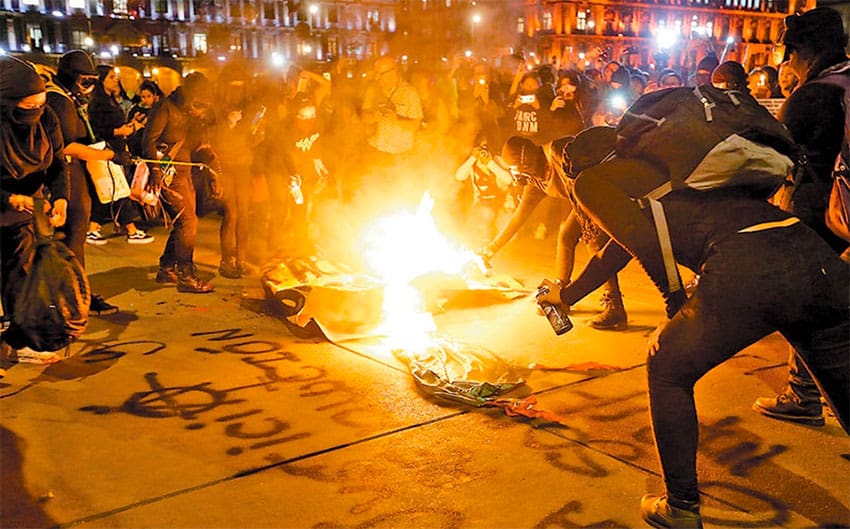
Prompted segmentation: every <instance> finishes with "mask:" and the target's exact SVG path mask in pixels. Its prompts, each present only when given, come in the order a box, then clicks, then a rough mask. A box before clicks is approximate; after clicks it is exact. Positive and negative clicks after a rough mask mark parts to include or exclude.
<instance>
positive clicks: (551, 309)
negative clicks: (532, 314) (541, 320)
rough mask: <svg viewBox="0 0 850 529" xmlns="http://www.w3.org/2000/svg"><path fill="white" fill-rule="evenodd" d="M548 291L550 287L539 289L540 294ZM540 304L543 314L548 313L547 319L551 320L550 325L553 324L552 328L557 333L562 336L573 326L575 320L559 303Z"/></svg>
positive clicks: (538, 293)
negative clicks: (571, 319)
mask: <svg viewBox="0 0 850 529" xmlns="http://www.w3.org/2000/svg"><path fill="white" fill-rule="evenodd" d="M548 293H549V287H546V286H542V287H540V288H538V289H537V295H538V296H541V295H543V294H548ZM538 304H539V305H540V308H541V309H542V310H543V314H545V315H546V319H547V320H549V325H551V326H552V330H553V331H555V334H557V335H558V336H560V335H562V334H564V333H565V332H567V331H569V330H570V329H572V328H573V322H571V321H570V318H569V317H567V314H566V313H565V312H564V311H563V310H561V308H560V307H559V306H558V305H553V304H551V303H538Z"/></svg>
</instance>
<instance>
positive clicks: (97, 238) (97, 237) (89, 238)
mask: <svg viewBox="0 0 850 529" xmlns="http://www.w3.org/2000/svg"><path fill="white" fill-rule="evenodd" d="M86 242H87V243H88V244H94V245H95V246H103V245H104V244H106V243H108V242H109V241H107V240H106V237H104V236H103V234H102V233H100V230H92V231H90V232H88V233H86Z"/></svg>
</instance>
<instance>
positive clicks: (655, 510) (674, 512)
mask: <svg viewBox="0 0 850 529" xmlns="http://www.w3.org/2000/svg"><path fill="white" fill-rule="evenodd" d="M640 514H641V516H643V520H644V521H645V522H646V523H648V524H649V525H651V526H652V527H659V528H661V529H664V528H667V527H674V528H676V529H702V516H700V514H699V504H698V503H694V504H693V505H692V506H691V507H688V508H687V509H683V508H680V507H674V506H673V505H670V503H669V502H668V501H667V495H666V494H665V495H664V496H657V495H655V494H646V495H644V497H643V498H641V499H640Z"/></svg>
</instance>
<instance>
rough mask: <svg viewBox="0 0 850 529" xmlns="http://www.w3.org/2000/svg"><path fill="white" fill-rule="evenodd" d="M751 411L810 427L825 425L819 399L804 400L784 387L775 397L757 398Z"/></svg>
mask: <svg viewBox="0 0 850 529" xmlns="http://www.w3.org/2000/svg"><path fill="white" fill-rule="evenodd" d="M753 410H755V411H756V412H757V413H760V414H762V415H764V416H765V417H770V418H772V419H779V420H782V421H790V422H796V423H800V424H808V425H810V426H823V425H824V424H826V421H825V420H824V418H823V404H821V401H820V399H816V400H804V399H803V398H802V397H800V396H799V395H797V394H796V393H795V392H794V391H793V390H792V389H791V388H790V387H786V388H785V391H783V392H782V393H780V394H779V395H777V396H775V397H759V398H757V399H756V401H755V402H754V403H753Z"/></svg>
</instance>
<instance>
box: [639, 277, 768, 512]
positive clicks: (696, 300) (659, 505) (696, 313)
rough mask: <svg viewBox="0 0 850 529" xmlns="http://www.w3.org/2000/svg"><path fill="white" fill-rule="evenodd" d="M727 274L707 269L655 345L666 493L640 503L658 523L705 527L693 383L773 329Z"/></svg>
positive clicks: (652, 393)
mask: <svg viewBox="0 0 850 529" xmlns="http://www.w3.org/2000/svg"><path fill="white" fill-rule="evenodd" d="M742 275H743V274H742ZM723 276H724V273H723V271H719V273H718V274H707V277H704V278H703V281H702V282H701V283H700V285H699V287H697V290H696V291H695V293H694V295H693V297H692V298H691V299H689V300H688V301H687V303H686V304H685V305H684V307H682V310H681V311H679V312H678V313H677V314H676V315H675V316H674V317H673V318H672V319H671V320H669V321H668V322H667V323H666V324H665V325H664V326H663V327H662V328H660V329H659V331H658V335H657V336H658V337H657V340H656V341H655V343H653V344H651V345H650V352H649V357H648V359H647V374H648V378H649V406H650V415H651V420H652V430H653V434H654V436H655V444H656V448H657V450H658V457H659V460H660V462H661V468H662V474H663V477H664V485H665V489H666V497H665V496H661V497H658V496H653V495H648V496H645V497H644V500H643V501H642V503H641V509H642V511H643V515H644V517H645V518H647V519H648V520H652V522H655V524H657V525H656V526H658V527H701V521H700V520H699V508H698V506H699V488H698V485H697V471H696V456H697V447H698V441H699V423H698V421H697V414H696V407H695V403H694V392H693V388H694V384H696V382H697V381H698V380H699V379H700V378H702V376H703V375H705V373H707V372H708V371H709V370H711V369H712V368H714V367H715V366H717V365H718V364H720V363H722V362H723V361H725V360H727V359H728V358H730V357H732V356H733V355H734V354H735V353H737V352H738V351H740V350H741V349H743V348H744V347H746V346H748V345H750V344H751V343H753V342H755V341H756V340H758V339H760V338H762V337H763V336H766V335H767V334H769V333H770V332H771V330H772V327H771V326H770V325H768V324H767V323H765V322H764V321H763V320H762V318H761V316H760V314H758V313H754V312H753V309H752V307H753V306H758V305H757V304H753V305H750V303H749V302H750V299H748V296H749V293H748V294H747V296H739V295H736V294H735V292H734V288H737V287H734V286H733V283H730V281H729V280H727V279H726V278H724V277H723ZM730 289H731V291H730Z"/></svg>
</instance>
